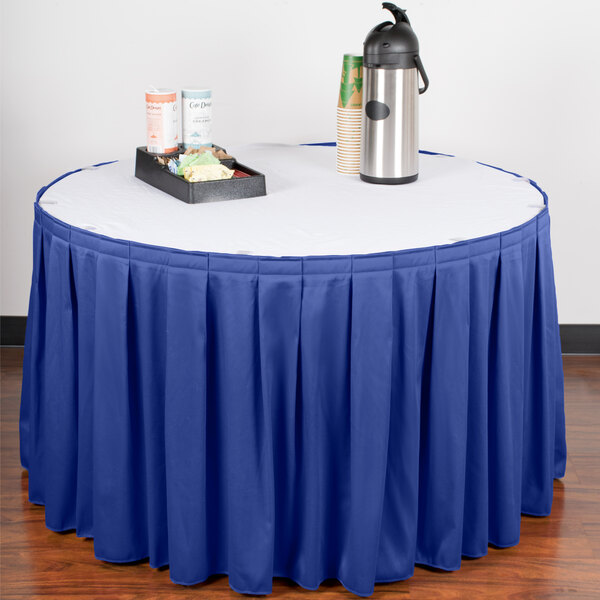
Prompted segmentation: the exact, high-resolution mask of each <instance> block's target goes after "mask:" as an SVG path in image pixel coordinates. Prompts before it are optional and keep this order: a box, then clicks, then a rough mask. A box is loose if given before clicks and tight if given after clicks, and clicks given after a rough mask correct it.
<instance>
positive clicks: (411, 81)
mask: <svg viewBox="0 0 600 600" xmlns="http://www.w3.org/2000/svg"><path fill="white" fill-rule="evenodd" d="M383 8H385V9H386V10H389V11H390V12H391V13H392V14H393V15H394V18H395V21H396V22H395V23H391V22H390V21H385V22H384V23H380V24H379V25H377V26H376V27H374V28H373V29H371V31H370V32H369V34H368V35H367V38H366V39H365V43H364V73H365V84H364V95H363V121H362V148H361V159H360V160H361V164H360V177H361V179H362V180H363V181H368V182H369V183H388V184H389V183H391V184H397V183H410V182H411V181H415V180H416V179H417V177H418V175H419V94H422V93H423V92H425V90H426V89H427V86H428V85H429V79H428V78H427V74H426V73H425V69H424V68H423V63H422V62H421V58H420V56H419V40H418V39H417V36H416V35H415V32H414V31H413V30H412V27H411V25H410V21H409V20H408V17H407V15H406V11H404V10H402V9H401V8H398V7H397V6H396V5H395V4H391V3H389V2H384V3H383ZM419 75H420V76H421V78H422V79H423V83H424V85H423V87H421V88H420V87H419Z"/></svg>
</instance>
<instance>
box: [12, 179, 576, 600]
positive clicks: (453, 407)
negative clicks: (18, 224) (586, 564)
mask: <svg viewBox="0 0 600 600" xmlns="http://www.w3.org/2000/svg"><path fill="white" fill-rule="evenodd" d="M533 185H535V184H533ZM43 191H44V190H42V193H43ZM33 238H34V255H33V256H34V271H33V281H32V288H31V298H30V305H29V318H28V324H27V338H26V344H25V359H24V367H23V392H22V404H21V422H20V435H21V457H22V464H23V466H24V467H25V468H26V469H27V470H28V471H29V498H30V501H31V502H33V503H36V504H43V505H45V507H46V508H45V514H46V524H47V526H48V527H49V528H50V529H52V530H56V531H65V530H75V531H76V533H77V535H78V536H85V537H93V538H94V552H95V555H96V557H97V558H99V559H101V560H106V561H111V562H128V561H136V560H139V559H143V558H145V557H149V561H150V565H151V566H152V567H159V566H162V565H167V564H168V565H169V568H170V576H171V579H172V580H173V581H174V582H176V583H180V584H184V585H192V584H195V583H198V582H201V581H203V580H205V579H206V578H207V577H209V576H210V575H211V574H215V573H226V574H228V575H229V582H230V585H231V587H232V588H233V589H234V590H236V591H239V592H243V593H252V594H267V593H269V592H270V591H271V585H272V578H273V577H275V576H277V577H279V576H281V577H289V578H291V579H293V580H294V581H296V582H297V583H299V584H300V585H301V586H303V587H305V588H309V589H316V588H317V587H319V584H320V583H321V582H322V581H323V580H324V579H328V578H336V579H338V580H339V581H340V582H341V583H342V584H343V585H344V586H345V587H346V588H347V589H348V590H351V591H352V592H354V593H356V594H358V595H369V594H371V593H372V592H373V586H374V583H375V582H384V581H392V580H400V579H405V578H408V577H410V576H411V575H412V574H413V570H414V566H415V563H420V564H424V565H430V566H432V567H437V568H440V569H446V570H454V569H458V568H459V567H460V564H461V557H462V556H469V557H478V556H483V555H485V554H486V553H487V551H488V544H494V545H496V546H501V547H502V546H513V545H515V544H517V543H518V542H519V529H520V519H521V514H522V513H526V514H531V515H547V514H549V512H550V508H551V505H552V489H553V478H555V477H560V476H562V475H563V473H564V470H565V461H566V447H565V425H564V407H563V378H562V364H561V354H560V341H559V331H558V323H557V312H556V298H555V288H554V278H553V266H552V257H551V250H550V230H549V216H548V210H547V208H544V209H543V210H542V211H541V212H540V213H539V215H538V216H537V217H535V218H534V219H532V220H531V221H529V222H527V223H525V224H523V225H522V226H519V227H516V228H515V229H512V230H510V231H507V232H503V233H499V234H497V235H491V236H489V237H485V238H479V239H475V240H471V241H466V242H459V243H455V244H452V245H447V246H438V247H429V248H422V249H417V250H408V251H400V252H390V253H384V254H375V255H362V256H335V257H305V258H263V257H255V256H243V255H223V254H203V253H197V252H184V251H178V250H172V249H167V248H160V247H152V246H145V245H142V244H138V243H134V242H127V241H120V240H116V239H110V238H107V237H103V236H100V235H97V234H94V233H90V232H88V231H84V230H81V229H77V228H75V227H70V226H68V225H66V224H64V223H62V222H60V221H58V220H56V219H55V218H53V217H51V216H50V215H49V214H48V213H46V212H45V211H44V210H43V209H42V208H41V207H40V206H39V204H36V207H35V224H34V236H33Z"/></svg>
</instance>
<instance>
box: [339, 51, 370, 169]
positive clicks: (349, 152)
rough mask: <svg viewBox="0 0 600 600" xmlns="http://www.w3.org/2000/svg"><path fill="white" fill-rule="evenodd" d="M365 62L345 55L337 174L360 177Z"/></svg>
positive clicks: (360, 58)
mask: <svg viewBox="0 0 600 600" xmlns="http://www.w3.org/2000/svg"><path fill="white" fill-rule="evenodd" d="M362 67H363V58H362V56H358V55H356V54H344V62H343V65H342V80H341V82H340V95H339V96H338V105H337V144H336V145H337V171H338V173H344V174H349V175H350V174H358V172H359V167H360V129H361V108H362Z"/></svg>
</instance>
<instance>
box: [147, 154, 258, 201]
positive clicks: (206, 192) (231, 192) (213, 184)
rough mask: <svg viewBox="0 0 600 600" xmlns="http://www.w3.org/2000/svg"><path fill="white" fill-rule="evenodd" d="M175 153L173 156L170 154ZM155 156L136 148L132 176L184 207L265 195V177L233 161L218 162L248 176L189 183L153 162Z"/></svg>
mask: <svg viewBox="0 0 600 600" xmlns="http://www.w3.org/2000/svg"><path fill="white" fill-rule="evenodd" d="M217 148H218V146H217ZM175 154H177V153H173V155H175ZM157 156H159V155H157V154H153V153H151V152H148V151H147V150H146V147H145V146H140V147H138V148H137V152H136V157H135V176H136V177H137V178H138V179H141V180H142V181H145V182H146V183H148V184H150V185H151V186H153V187H155V188H158V189H159V190H162V191H163V192H166V193H167V194H170V195H171V196H174V197H175V198H177V199H179V200H182V201H183V202H187V203H188V204H198V203H200V202H220V201H222V200H238V199H240V198H254V197H256V196H265V195H266V193H267V189H266V183H265V176H264V175H263V174H262V173H259V172H258V171H255V170H254V169H251V168H250V167H247V166H245V165H242V164H240V163H238V162H237V161H236V160H235V159H229V160H223V161H221V163H222V164H224V165H225V166H226V167H228V168H229V169H237V170H239V171H243V172H244V173H247V174H248V175H250V177H239V178H233V179H220V180H218V181H198V182H197V183H190V182H189V181H186V180H185V179H184V178H183V177H180V176H179V175H175V174H174V173H171V172H170V171H169V169H168V168H167V167H163V166H162V165H160V164H158V163H157V162H156V160H155V158H156V157H157ZM228 163H229V164H228Z"/></svg>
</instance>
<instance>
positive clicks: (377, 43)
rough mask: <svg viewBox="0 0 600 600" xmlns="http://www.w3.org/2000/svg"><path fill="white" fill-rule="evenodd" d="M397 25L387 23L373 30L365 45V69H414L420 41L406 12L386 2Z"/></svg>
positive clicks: (385, 7)
mask: <svg viewBox="0 0 600 600" xmlns="http://www.w3.org/2000/svg"><path fill="white" fill-rule="evenodd" d="M383 8H384V9H386V10H389V11H390V12H391V13H392V14H393V15H394V18H395V20H396V22H395V23H392V22H390V21H385V22H384V23H380V24H379V25H377V27H374V28H373V29H371V31H370V32H369V34H368V35H367V38H366V39H365V43H364V53H363V54H364V58H363V64H364V66H365V67H383V68H386V67H387V68H400V69H402V68H404V69H408V68H412V67H414V66H415V56H416V55H418V54H419V40H418V39H417V36H416V35H415V32H414V31H413V30H412V27H411V26H410V21H409V20H408V17H407V16H406V11H405V10H402V9H401V8H398V7H397V6H396V5H395V4H392V3H390V2H384V3H383Z"/></svg>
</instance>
